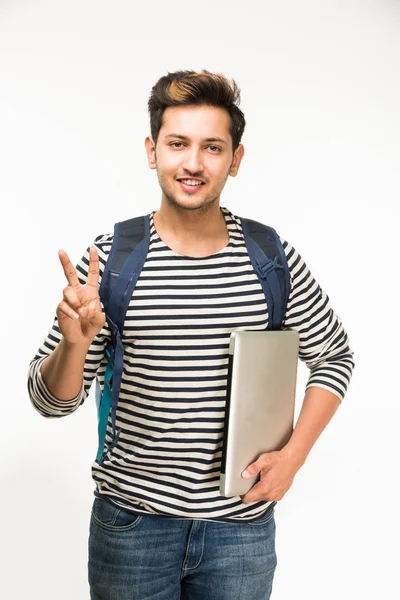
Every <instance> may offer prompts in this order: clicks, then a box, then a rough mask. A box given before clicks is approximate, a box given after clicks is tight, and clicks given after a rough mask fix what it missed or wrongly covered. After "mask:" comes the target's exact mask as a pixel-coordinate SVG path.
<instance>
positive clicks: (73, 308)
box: [56, 246, 106, 344]
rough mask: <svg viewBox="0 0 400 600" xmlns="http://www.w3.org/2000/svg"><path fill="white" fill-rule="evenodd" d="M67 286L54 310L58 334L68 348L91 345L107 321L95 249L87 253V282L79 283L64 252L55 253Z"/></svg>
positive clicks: (92, 248)
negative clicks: (102, 301)
mask: <svg viewBox="0 0 400 600" xmlns="http://www.w3.org/2000/svg"><path fill="white" fill-rule="evenodd" d="M58 256H59V258H60V261H61V264H62V267H63V269H64V274H65V277H66V278H67V281H68V284H69V285H68V286H67V287H65V288H64V290H63V299H62V301H61V302H60V304H59V305H58V306H57V310H56V313H57V318H58V326H59V329H60V332H61V333H62V335H63V337H64V339H65V341H66V342H68V343H69V344H81V343H85V344H90V343H91V342H92V340H93V339H94V338H95V337H96V335H97V334H98V333H99V332H100V330H101V329H102V327H103V326H104V323H105V321H106V316H105V314H104V313H103V311H102V308H101V303H100V297H99V256H98V253H97V249H96V248H95V247H93V246H92V247H91V248H90V250H89V272H88V278H87V282H86V283H85V284H84V285H82V284H81V283H79V279H78V275H77V273H76V270H75V268H74V266H73V264H72V263H71V261H70V259H69V257H68V254H67V253H66V252H65V251H64V250H60V251H59V252H58Z"/></svg>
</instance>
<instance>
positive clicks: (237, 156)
mask: <svg viewBox="0 0 400 600" xmlns="http://www.w3.org/2000/svg"><path fill="white" fill-rule="evenodd" d="M243 154H244V146H243V144H239V146H238V147H237V148H236V150H235V153H234V155H233V160H232V164H231V168H230V170H229V175H230V176H231V177H236V175H237V174H238V171H239V167H240V163H241V161H242V158H243Z"/></svg>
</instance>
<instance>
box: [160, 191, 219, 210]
mask: <svg viewBox="0 0 400 600" xmlns="http://www.w3.org/2000/svg"><path fill="white" fill-rule="evenodd" d="M165 197H166V199H167V201H168V204H171V205H172V206H176V207H179V208H183V209H186V210H200V209H202V208H205V207H207V206H210V205H212V204H214V202H216V201H217V200H218V197H216V198H195V197H194V195H193V197H190V196H185V197H183V198H182V197H178V198H177V197H176V196H170V195H167V194H165Z"/></svg>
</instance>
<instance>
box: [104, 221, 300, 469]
mask: <svg viewBox="0 0 400 600" xmlns="http://www.w3.org/2000/svg"><path fill="white" fill-rule="evenodd" d="M240 221H241V225H242V231H243V234H244V238H245V243H246V247H247V251H248V254H249V257H250V261H251V264H252V266H253V268H254V270H255V272H256V274H257V277H258V279H259V282H260V284H261V287H262V289H263V292H264V295H265V299H266V302H267V307H268V315H269V319H268V329H280V328H281V325H282V321H283V318H284V315H285V312H286V305H287V301H288V297H289V292H290V273H289V267H288V264H287V260H286V255H285V252H284V249H283V246H282V243H281V241H280V239H279V236H278V234H277V233H276V231H275V230H274V229H273V228H272V227H268V226H267V225H263V224H262V223H259V222H258V221H253V220H251V219H244V218H241V219H240ZM149 245H150V215H145V216H140V217H135V218H133V219H129V220H127V221H122V222H120V223H116V224H115V226H114V239H113V243H112V246H111V251H110V254H109V256H108V259H107V262H106V265H105V268H104V272H103V276H102V280H101V284H100V292H99V293H100V300H101V302H102V304H103V307H104V311H105V314H106V318H107V323H108V325H109V327H110V330H111V342H110V343H109V344H108V345H107V347H106V350H105V353H106V356H107V359H108V362H107V367H106V372H105V376H104V386H103V388H104V389H103V391H102V390H101V387H100V384H99V381H98V379H96V405H97V415H98V437H99V446H98V451H97V456H96V462H97V463H98V464H102V462H103V461H104V460H105V458H106V456H107V454H108V453H109V452H110V451H111V450H112V449H113V448H114V446H115V445H116V444H117V443H118V439H119V434H120V429H118V430H117V429H116V413H117V405H118V397H119V392H120V388H121V378H122V370H123V362H124V348H123V344H122V331H123V327H124V321H125V315H126V311H127V309H128V306H129V302H130V300H131V297H132V294H133V290H134V289H135V285H136V282H137V280H138V279H139V276H140V273H141V270H142V268H143V265H144V262H145V260H146V256H147V252H148V250H149ZM110 410H111V423H112V441H111V443H110V444H109V446H108V447H107V448H105V447H104V446H105V439H106V431H107V423H108V417H109V413H110Z"/></svg>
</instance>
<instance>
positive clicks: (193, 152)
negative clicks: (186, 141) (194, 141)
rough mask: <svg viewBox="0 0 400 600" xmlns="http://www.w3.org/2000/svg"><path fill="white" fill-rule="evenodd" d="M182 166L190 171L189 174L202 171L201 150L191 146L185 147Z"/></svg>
mask: <svg viewBox="0 0 400 600" xmlns="http://www.w3.org/2000/svg"><path fill="white" fill-rule="evenodd" d="M182 167H183V168H184V169H185V170H186V171H188V172H190V174H191V175H196V174H200V173H202V172H203V169H204V166H203V161H202V158H201V152H200V150H199V149H198V148H195V147H193V148H188V149H187V151H186V152H185V159H184V161H183V164H182Z"/></svg>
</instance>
